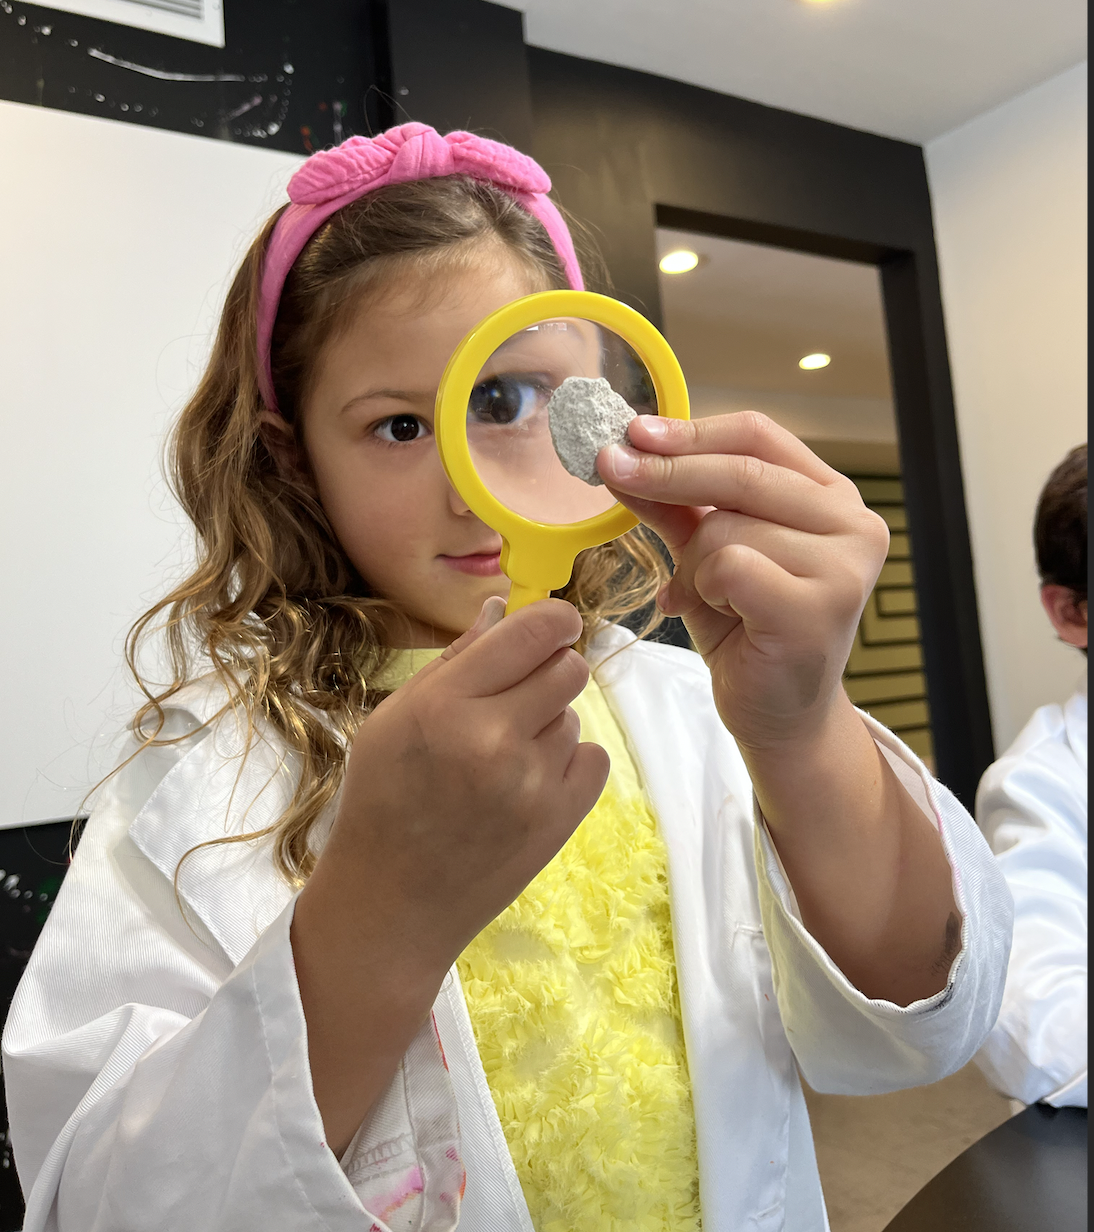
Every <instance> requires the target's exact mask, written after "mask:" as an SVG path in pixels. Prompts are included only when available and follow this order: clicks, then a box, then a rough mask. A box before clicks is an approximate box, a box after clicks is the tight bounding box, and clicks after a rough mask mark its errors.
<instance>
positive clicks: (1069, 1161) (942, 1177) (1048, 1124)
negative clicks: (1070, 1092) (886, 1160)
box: [885, 1104, 1087, 1232]
mask: <svg viewBox="0 0 1094 1232" xmlns="http://www.w3.org/2000/svg"><path fill="white" fill-rule="evenodd" d="M1086 1120H1087V1114H1086V1109H1085V1108H1049V1107H1047V1106H1046V1105H1044V1104H1034V1105H1033V1106H1031V1107H1029V1108H1027V1109H1025V1111H1024V1112H1020V1113H1019V1114H1018V1115H1017V1116H1016V1117H1012V1118H1011V1119H1010V1120H1009V1121H1005V1122H1004V1123H1003V1124H1002V1125H1000V1126H999V1128H998V1129H995V1130H993V1131H992V1132H991V1133H990V1134H988V1135H987V1136H986V1137H985V1138H981V1140H980V1141H979V1142H975V1143H973V1145H972V1146H970V1147H969V1148H968V1149H967V1150H965V1151H964V1152H963V1153H962V1154H960V1155H959V1156H958V1157H957V1158H956V1159H955V1160H954V1161H953V1163H951V1164H950V1165H949V1166H948V1167H947V1168H944V1169H943V1170H942V1171H941V1172H940V1173H939V1174H938V1175H937V1176H936V1177H935V1178H934V1179H933V1180H932V1181H929V1182H928V1183H927V1184H926V1185H925V1186H924V1187H923V1188H922V1189H921V1190H920V1191H919V1193H917V1194H916V1196H915V1197H914V1198H913V1199H912V1200H911V1202H909V1203H908V1205H907V1206H905V1207H904V1209H903V1210H902V1211H901V1212H900V1214H898V1215H897V1217H896V1218H895V1219H894V1220H893V1221H892V1222H891V1223H890V1224H889V1226H888V1227H887V1228H886V1229H885V1232H1049V1230H1050V1232H1085V1229H1086V1226H1087V1214H1086V1183H1087V1182H1086V1177H1087V1128H1086Z"/></svg>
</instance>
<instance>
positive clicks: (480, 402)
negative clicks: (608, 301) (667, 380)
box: [467, 317, 657, 525]
mask: <svg viewBox="0 0 1094 1232" xmlns="http://www.w3.org/2000/svg"><path fill="white" fill-rule="evenodd" d="M556 391H559V393H558V396H557V397H555V396H554V395H555V394H556ZM631 412H633V413H634V414H636V415H656V414H657V399H656V395H655V393H654V385H653V380H652V378H651V377H650V374H649V371H648V370H647V368H646V366H645V364H643V362H642V361H641V360H640V359H639V358H638V356H637V354H636V353H635V351H634V349H633V348H632V347H631V346H630V344H629V343H627V342H626V341H625V340H624V339H623V338H622V337H620V336H619V335H618V334H616V333H614V332H613V331H612V330H610V329H607V328H606V327H605V326H603V325H598V324H597V323H596V322H594V321H587V320H584V319H583V318H580V317H556V318H552V319H550V320H544V321H539V322H537V323H535V324H534V325H531V326H529V327H528V328H526V329H522V330H520V331H518V332H517V333H514V334H513V335H512V336H511V337H509V338H507V339H506V340H505V342H503V343H502V344H501V346H499V347H498V349H497V350H496V351H495V352H494V353H493V355H491V356H490V358H489V359H488V360H487V361H486V363H485V364H484V365H483V368H482V370H481V372H480V373H479V375H478V378H477V380H476V382H475V385H474V388H473V389H472V391H471V397H470V399H469V402H468V408H467V444H468V447H469V449H470V452H471V461H472V463H473V464H474V467H475V470H476V471H477V472H478V475H479V478H480V479H481V480H482V481H483V483H484V484H485V485H486V487H487V488H488V489H489V491H490V492H491V494H492V495H493V496H494V497H496V498H497V499H498V500H499V501H501V502H502V504H504V505H506V506H507V507H508V508H509V509H511V510H512V511H513V512H514V513H518V514H520V515H521V516H522V517H525V518H529V519H530V520H532V521H535V522H543V523H547V524H550V525H565V524H568V523H572V522H582V521H584V520H585V519H586V518H592V517H595V516H596V515H597V514H600V513H604V512H605V511H606V510H608V509H610V508H611V507H612V506H613V505H614V504H616V501H615V498H614V497H613V496H612V495H611V493H610V492H608V490H607V489H606V488H605V487H603V486H594V483H595V482H596V480H597V479H598V478H599V477H598V476H596V475H595V470H594V469H593V468H592V467H591V466H590V463H589V459H590V458H592V457H593V456H594V453H593V450H594V448H595V441H596V439H597V437H596V432H597V430H598V429H597V424H598V423H600V422H601V421H603V420H604V419H605V416H606V415H607V416H608V418H610V419H611V421H612V422H613V423H616V424H621V423H622V422H624V421H625V420H626V419H627V418H629V417H630V413H631ZM552 420H553V421H554V428H555V431H554V434H552ZM556 441H558V442H559V446H558V447H556ZM560 449H561V452H562V454H563V457H560ZM582 452H583V453H584V458H585V463H584V466H582V465H581V463H580V461H577V462H575V456H576V455H579V454H581V453H582ZM564 463H565V464H564ZM567 465H569V467H570V468H571V469H567ZM573 470H577V471H579V472H581V471H583V472H584V473H585V476H586V477H585V478H579V477H578V475H577V474H574V473H571V472H572V471H573ZM590 477H592V479H593V482H589V481H588V480H589V478H590Z"/></svg>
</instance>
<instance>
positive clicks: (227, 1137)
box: [4, 734, 462, 1232]
mask: <svg viewBox="0 0 1094 1232" xmlns="http://www.w3.org/2000/svg"><path fill="white" fill-rule="evenodd" d="M214 743H215V738H214V736H212V735H208V734H206V735H204V736H203V737H199V738H197V739H196V741H191V742H184V743H183V744H181V745H176V746H174V747H173V748H163V749H157V750H151V749H150V750H145V751H144V752H142V753H141V754H139V756H138V757H137V758H136V759H135V760H134V761H133V762H132V763H130V764H129V765H128V766H127V767H126V768H125V769H124V770H122V771H121V772H120V773H119V774H118V775H117V776H115V778H114V779H113V780H111V781H110V783H109V784H108V786H107V787H106V788H105V789H104V791H103V795H102V798H101V799H100V801H99V803H98V804H97V805H96V807H95V809H94V811H93V813H92V816H91V819H90V820H89V822H88V825H87V828H86V830H85V833H84V835H83V838H82V839H81V842H80V845H79V848H78V849H77V852H76V855H75V858H74V860H73V864H72V866H71V868H70V870H69V872H68V874H67V875H66V877H65V880H64V883H63V884H62V887H61V891H60V894H59V895H58V898H57V902H56V904H55V905H54V908H53V911H52V912H51V914H50V917H49V919H48V920H47V921H46V925H45V928H44V930H43V933H42V936H41V939H40V941H39V944H38V946H37V947H36V949H35V951H34V953H33V955H32V957H31V960H30V963H29V965H28V968H27V971H26V973H25V975H24V978H23V980H22V982H21V984H20V987H19V990H18V992H17V994H16V998H15V1001H14V1003H13V1007H12V1011H11V1014H10V1016H9V1019H8V1023H7V1026H6V1029H5V1033H4V1077H5V1082H6V1087H7V1098H8V1107H9V1114H10V1122H11V1134H12V1142H13V1147H14V1152H15V1160H16V1166H17V1168H18V1171H19V1176H20V1180H21V1182H22V1184H23V1188H24V1192H25V1193H26V1194H27V1215H26V1223H25V1225H24V1228H25V1232H148V1229H152V1228H154V1229H156V1232H193V1230H194V1229H198V1228H200V1229H202V1232H251V1230H253V1229H256V1228H264V1227H265V1228H309V1229H313V1228H314V1229H317V1230H318V1229H322V1230H324V1232H361V1229H362V1228H367V1227H369V1226H371V1227H373V1228H376V1229H380V1230H381V1232H386V1230H387V1229H391V1232H397V1230H399V1229H403V1228H410V1227H414V1228H420V1229H428V1230H429V1232H449V1230H450V1229H452V1228H454V1227H455V1225H456V1220H457V1218H458V1204H459V1199H458V1195H459V1190H460V1184H461V1181H462V1167H461V1164H460V1162H459V1156H458V1128H457V1125H456V1116H455V1101H454V1096H453V1094H452V1092H451V1086H450V1084H449V1083H448V1080H447V1074H446V1071H445V1066H444V1061H443V1056H442V1054H441V1052H440V1046H439V1042H438V1040H437V1037H436V1034H435V1030H434V1027H433V1024H432V1023H431V1022H427V1024H426V1025H425V1026H424V1027H423V1029H422V1031H421V1032H420V1033H419V1035H418V1036H417V1037H416V1039H415V1040H414V1041H413V1043H412V1044H411V1048H410V1050H409V1051H408V1053H407V1056H406V1058H405V1059H404V1062H403V1065H402V1066H401V1068H400V1071H399V1072H398V1073H397V1074H396V1076H395V1078H394V1079H393V1081H392V1083H391V1086H390V1087H389V1089H388V1091H387V1093H386V1095H385V1096H384V1097H383V1098H382V1099H381V1101H380V1102H379V1104H378V1105H377V1108H376V1109H375V1111H374V1113H373V1114H372V1116H371V1118H370V1121H369V1122H367V1123H366V1125H365V1126H363V1127H362V1130H361V1131H360V1132H359V1134H358V1137H357V1139H356V1140H355V1143H354V1145H353V1149H351V1150H350V1151H348V1152H347V1153H346V1157H345V1161H344V1165H343V1164H340V1162H339V1160H338V1159H337V1158H336V1157H335V1156H334V1154H333V1153H332V1152H331V1150H330V1149H329V1148H328V1147H327V1145H326V1143H325V1141H324V1134H323V1124H322V1120H321V1117H320V1114H319V1109H318V1106H317V1105H316V1102H315V1098H314V1095H313V1092H312V1086H311V1072H310V1067H309V1060H308V1049H307V1031H306V1023H305V1019H304V1014H303V1009H302V1005H301V1001H300V996H299V992H298V989H297V984H296V975H295V969H294V966H293V959H292V949H291V945H290V941H289V926H290V923H291V919H292V911H293V906H294V902H295V900H294V898H293V896H292V894H291V891H290V890H289V888H288V886H287V885H285V884H284V883H283V882H282V883H281V885H280V886H279V885H278V884H277V882H278V878H277V876H276V870H274V869H273V867H272V864H271V862H270V861H269V856H268V853H267V854H262V852H261V851H260V850H259V849H257V848H255V847H252V846H250V845H244V844H231V845H228V846H222V847H218V848H214V849H212V853H211V862H207V866H206V865H203V863H202V861H203V859H204V858H205V855H206V854H208V852H207V853H202V855H199V856H197V857H193V860H192V872H191V873H189V874H187V875H186V876H184V877H182V878H180V889H181V891H182V896H183V899H184V901H185V902H186V905H187V908H188V910H187V911H186V919H185V920H184V918H183V915H182V914H181V913H180V910H179V906H178V901H177V899H176V895H175V888H174V886H173V884H172V879H171V876H170V875H169V873H171V872H173V866H174V863H176V862H177V861H176V860H175V856H176V855H178V854H181V851H184V850H186V849H187V847H188V846H190V845H192V843H191V840H192V839H193V838H194V837H197V832H198V831H200V829H201V827H202V825H204V826H205V828H206V831H207V832H206V835H205V836H206V837H212V834H211V833H208V816H209V814H208V806H209V804H210V801H211V800H213V799H217V800H220V801H221V802H222V803H223V802H224V801H225V800H228V801H230V800H232V799H233V798H236V795H238V798H239V799H241V800H242V799H243V798H245V797H249V798H250V800H251V801H254V800H255V798H256V792H255V791H254V790H253V788H254V782H253V781H252V782H248V781H247V775H248V774H249V770H248V769H247V767H249V766H250V763H251V760H252V759H248V762H247V764H246V766H245V767H244V771H243V774H242V776H241V772H240V762H239V759H238V758H227V759H226V758H224V757H223V756H220V755H218V754H212V753H211V750H212V749H213V745H214ZM260 773H265V775H266V782H267V783H269V782H270V780H271V776H270V774H269V773H268V767H267V770H266V771H265V772H261V771H260ZM237 780H238V781H237ZM233 786H235V787H238V788H239V789H240V790H239V792H238V793H236V794H234V793H233V790H232V789H233ZM249 788H250V789H251V790H249ZM274 794H275V795H276V793H274ZM257 796H258V804H257V805H254V804H251V806H250V807H248V808H244V807H243V806H240V812H241V813H244V812H245V813H246V814H247V825H248V828H250V829H257V828H259V827H260V826H261V825H262V824H264V823H266V822H268V821H269V820H270V819H271V817H272V816H273V815H274V810H276V808H278V807H283V801H281V802H280V803H279V802H278V801H277V800H272V801H271V802H270V803H269V807H267V806H265V805H263V803H262V798H261V796H262V788H261V786H260V787H259V789H258V793H257ZM157 809H158V810H159V815H158V820H159V823H160V825H159V827H158V828H153V829H149V830H148V832H147V833H146V834H145V835H144V837H143V838H141V832H140V828H139V825H137V824H135V819H136V820H137V821H139V820H140V818H141V817H147V816H149V815H151V814H155V813H156V811H157ZM203 809H204V810H205V812H206V816H205V818H204V820H202V818H201V816H200V814H201V813H202V810H203ZM230 812H231V805H230V804H229V813H230ZM225 824H226V823H225V821H224V814H223V813H222V814H221V820H220V831H219V832H220V833H224V828H223V827H224V825H225ZM215 832H216V830H215V828H214V831H213V833H215ZM137 839H140V843H138V841H136V840H137ZM157 844H159V846H157ZM180 849H181V851H180ZM149 852H151V856H150V855H149V854H148V853H149ZM225 861H227V863H225ZM233 863H234V867H233ZM161 864H162V865H163V867H160V865H161ZM203 869H204V871H203ZM218 900H219V901H218ZM194 903H199V904H200V905H201V910H200V911H197V910H190V909H189V908H191V907H192V905H193V904H194ZM412 1125H413V1130H412V1129H411V1126H412Z"/></svg>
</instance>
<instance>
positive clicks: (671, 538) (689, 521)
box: [608, 487, 710, 561]
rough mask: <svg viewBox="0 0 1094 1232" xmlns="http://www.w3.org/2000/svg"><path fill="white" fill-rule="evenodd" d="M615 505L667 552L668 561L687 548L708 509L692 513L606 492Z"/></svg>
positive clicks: (680, 506) (685, 506) (683, 506)
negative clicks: (638, 520)
mask: <svg viewBox="0 0 1094 1232" xmlns="http://www.w3.org/2000/svg"><path fill="white" fill-rule="evenodd" d="M608 490H609V491H610V492H611V494H612V495H613V496H614V497H615V499H616V500H617V501H619V502H620V503H621V504H623V505H626V507H627V508H628V509H629V510H630V511H631V513H633V514H634V515H635V516H636V517H638V518H641V520H642V522H643V524H644V525H646V526H648V527H649V528H650V530H652V531H653V533H654V534H655V535H657V537H658V538H659V539H660V540H661V541H662V543H664V545H665V547H667V548H668V550H669V555H670V556H671V557H672V559H673V560H674V561H675V560H678V559H679V557H680V555H681V553H682V552H683V551H684V549H685V548H686V547H687V545H688V543H689V542H690V540H691V537H692V535H694V534H695V531H696V528H697V527H698V526H699V525H700V524H701V523H702V520H703V518H704V516H705V515H706V514H707V513H709V512H710V509H709V508H708V509H696V508H692V507H691V506H689V505H663V504H660V503H659V502H658V501H651V500H642V499H641V498H640V497H638V496H629V495H628V494H627V493H626V492H617V491H616V490H615V488H611V487H609V489H608Z"/></svg>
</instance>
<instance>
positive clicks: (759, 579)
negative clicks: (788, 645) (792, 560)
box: [692, 543, 812, 638]
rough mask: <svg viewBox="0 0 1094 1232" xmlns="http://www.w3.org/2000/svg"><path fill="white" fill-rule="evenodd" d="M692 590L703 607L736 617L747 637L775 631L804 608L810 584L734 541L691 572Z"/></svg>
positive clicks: (796, 618) (781, 629)
mask: <svg viewBox="0 0 1094 1232" xmlns="http://www.w3.org/2000/svg"><path fill="white" fill-rule="evenodd" d="M692 585H693V588H694V593H695V595H696V596H697V598H698V599H700V600H701V601H702V602H703V603H704V604H706V605H707V606H708V607H711V608H713V609H714V610H715V611H717V612H722V613H724V614H726V615H733V616H740V618H741V619H742V620H743V621H744V622H745V624H746V626H748V630H749V635H750V637H751V638H755V637H756V636H757V635H760V636H762V635H778V634H780V633H785V632H786V631H787V626H788V624H791V623H798V622H800V620H801V613H802V612H808V610H809V603H808V596H809V592H810V590H811V589H812V584H811V583H810V582H809V581H807V580H806V579H804V578H797V577H794V576H793V575H792V574H789V573H787V572H786V570H785V569H781V568H780V567H779V566H778V565H777V564H775V562H774V561H773V560H771V559H770V558H769V557H767V556H765V555H764V554H763V553H762V552H757V551H756V549H755V548H750V547H746V546H745V545H744V544H741V543H733V544H729V545H728V546H726V547H724V548H722V549H721V550H720V551H717V552H714V553H712V554H711V555H709V556H707V557H706V558H705V559H704V560H703V561H702V563H701V564H700V565H699V567H698V568H697V569H696V571H695V578H694V580H693V583H692Z"/></svg>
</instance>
